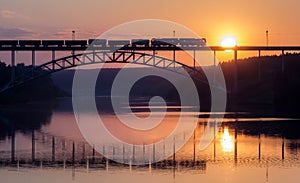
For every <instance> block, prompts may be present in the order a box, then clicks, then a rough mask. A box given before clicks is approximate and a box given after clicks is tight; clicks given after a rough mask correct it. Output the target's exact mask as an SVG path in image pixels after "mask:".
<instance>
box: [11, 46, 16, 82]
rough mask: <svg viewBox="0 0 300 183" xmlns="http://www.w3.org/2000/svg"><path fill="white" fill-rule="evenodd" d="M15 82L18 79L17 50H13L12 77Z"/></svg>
mask: <svg viewBox="0 0 300 183" xmlns="http://www.w3.org/2000/svg"><path fill="white" fill-rule="evenodd" d="M10 81H11V82H12V83H13V82H15V81H16V51H15V50H11V79H10Z"/></svg>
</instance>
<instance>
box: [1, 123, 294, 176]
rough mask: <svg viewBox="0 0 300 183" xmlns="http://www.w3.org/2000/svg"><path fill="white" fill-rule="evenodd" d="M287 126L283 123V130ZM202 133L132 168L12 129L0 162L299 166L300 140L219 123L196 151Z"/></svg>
mask: <svg viewBox="0 0 300 183" xmlns="http://www.w3.org/2000/svg"><path fill="white" fill-rule="evenodd" d="M289 123H290V122H286V124H287V126H288V124H289ZM267 125H268V124H263V125H262V126H267ZM269 125H274V124H273V123H271V124H269ZM242 127H243V128H242ZM204 128H205V124H199V125H198V126H197V128H196V130H195V133H194V135H192V137H191V138H190V139H189V141H188V143H187V144H186V145H185V146H184V147H183V148H182V149H180V150H179V151H178V152H177V153H176V154H175V155H174V156H172V157H169V158H168V159H165V160H164V161H160V162H157V163H149V164H148V165H143V166H133V165H132V163H130V162H131V161H132V159H130V160H124V161H125V162H129V163H127V165H125V164H121V163H117V162H114V161H112V160H110V159H107V158H106V157H104V156H102V155H101V154H100V153H98V152H96V151H95V149H94V148H93V147H91V146H90V145H89V144H88V143H87V142H85V141H75V140H74V139H68V138H65V137H59V136H53V135H51V134H47V133H43V132H40V131H39V130H31V131H30V133H29V132H26V133H24V134H22V133H20V132H19V130H16V129H15V128H12V129H11V131H10V135H9V136H8V137H7V138H5V139H3V140H1V141H0V152H1V153H0V161H1V163H2V165H5V166H16V167H18V166H24V165H28V164H29V165H31V166H37V167H47V166H51V167H53V166H54V167H57V168H63V169H65V168H66V167H77V168H78V167H81V168H82V167H85V168H86V169H87V171H90V170H93V169H101V168H102V169H105V170H108V169H109V167H129V168H130V169H136V168H145V167H148V169H149V171H151V170H153V169H170V168H175V169H181V168H188V169H197V170H201V171H202V172H205V170H206V165H207V164H208V163H209V164H210V163H212V164H215V163H217V164H220V163H221V164H223V163H225V164H228V163H229V164H232V165H234V166H250V167H251V166H299V165H300V158H299V148H300V140H299V139H295V138H286V137H285V136H282V135H278V134H277V133H274V134H273V135H272V136H271V135H270V131H268V134H265V133H263V131H260V132H258V133H257V134H255V135H249V131H247V128H245V124H240V123H237V124H234V125H233V124H231V123H223V125H222V127H221V128H220V130H219V133H218V134H217V136H216V138H215V139H214V141H213V142H212V143H211V145H210V146H209V147H208V148H207V149H205V150H203V151H200V150H199V149H198V144H199V143H200V142H199V139H200V137H201V135H202V134H203V130H204ZM262 129H263V128H262ZM103 148H105V149H106V150H107V151H108V150H109V149H111V148H114V146H103ZM133 156H134V155H133ZM149 162H151V161H150V160H149Z"/></svg>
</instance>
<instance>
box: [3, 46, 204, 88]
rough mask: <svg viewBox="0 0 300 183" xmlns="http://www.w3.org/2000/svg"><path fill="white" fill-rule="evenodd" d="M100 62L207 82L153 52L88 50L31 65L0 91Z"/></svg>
mask: <svg viewBox="0 0 300 183" xmlns="http://www.w3.org/2000/svg"><path fill="white" fill-rule="evenodd" d="M100 63H132V64H139V65H146V66H152V67H155V68H160V69H164V70H167V71H171V72H175V73H177V74H181V75H184V76H187V74H190V73H197V76H200V77H199V78H197V80H199V81H200V82H202V83H205V84H207V81H206V77H205V74H204V73H203V72H201V71H199V70H197V69H196V68H193V67H191V66H188V65H186V64H183V63H181V62H178V61H176V60H172V59H169V58H165V57H162V56H158V55H155V54H147V53H141V52H133V51H120V50H118V51H114V52H112V51H90V52H87V53H79V54H75V55H69V56H66V57H62V58H59V59H56V60H51V61H49V62H46V63H44V64H42V65H40V66H37V67H33V68H32V69H30V70H29V71H27V72H25V73H22V74H20V75H18V76H17V77H16V81H15V82H13V83H9V84H8V85H7V86H5V87H4V88H3V89H2V90H0V92H2V91H5V90H7V89H10V88H13V87H16V86H18V85H21V84H24V83H26V82H29V81H31V80H34V79H37V78H40V77H43V76H46V75H48V74H52V73H55V72H58V71H62V70H66V69H69V68H74V67H77V66H83V65H91V64H100ZM183 71H185V72H183ZM188 77H189V76H188Z"/></svg>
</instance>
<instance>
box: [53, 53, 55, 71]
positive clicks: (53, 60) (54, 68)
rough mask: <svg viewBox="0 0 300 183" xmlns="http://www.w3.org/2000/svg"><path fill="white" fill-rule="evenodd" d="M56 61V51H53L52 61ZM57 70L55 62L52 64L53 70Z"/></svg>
mask: <svg viewBox="0 0 300 183" xmlns="http://www.w3.org/2000/svg"><path fill="white" fill-rule="evenodd" d="M54 60H55V50H52V61H54ZM54 69H55V63H54V62H52V70H54Z"/></svg>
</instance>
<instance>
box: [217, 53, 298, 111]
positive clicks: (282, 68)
mask: <svg viewBox="0 0 300 183" xmlns="http://www.w3.org/2000/svg"><path fill="white" fill-rule="evenodd" d="M220 65H221V68H222V70H223V72H224V76H225V80H226V84H227V87H228V89H229V90H231V91H232V89H233V84H234V83H233V82H234V62H233V61H232V60H231V61H229V62H223V63H221V64H220ZM237 68H238V72H237V73H238V87H239V91H238V94H237V95H235V96H233V95H229V104H230V103H231V104H232V103H234V104H236V105H240V104H250V105H254V106H255V105H256V106H257V105H269V106H270V107H272V108H273V111H274V113H275V114H278V115H293V116H294V115H297V116H299V115H300V112H299V110H298V104H299V103H300V54H299V53H287V54H285V55H284V57H282V55H279V56H278V55H272V56H262V57H250V58H245V59H239V60H238V62H237ZM259 73H260V74H259Z"/></svg>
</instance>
